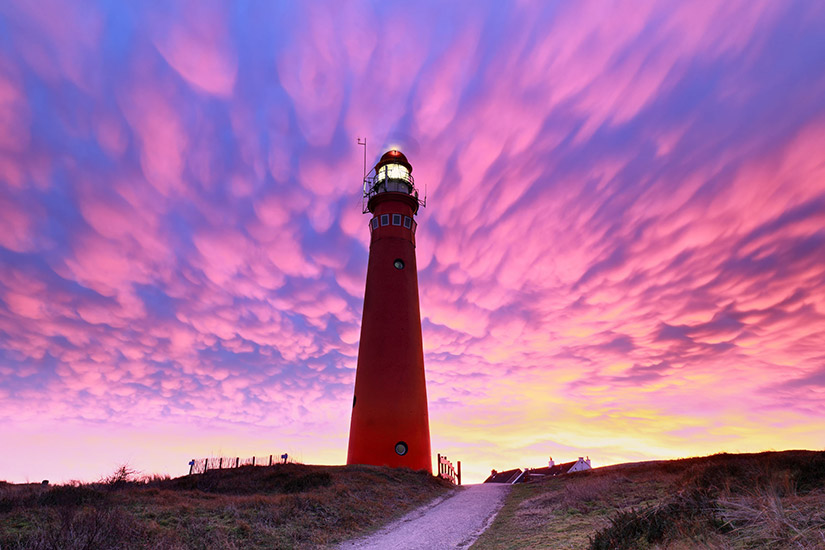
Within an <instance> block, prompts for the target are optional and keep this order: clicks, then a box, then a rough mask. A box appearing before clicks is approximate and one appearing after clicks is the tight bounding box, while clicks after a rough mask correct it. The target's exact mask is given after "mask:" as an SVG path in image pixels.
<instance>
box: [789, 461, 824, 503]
mask: <svg viewBox="0 0 825 550" xmlns="http://www.w3.org/2000/svg"><path fill="white" fill-rule="evenodd" d="M794 481H795V482H796V487H797V489H798V490H799V492H800V493H803V494H804V493H809V492H811V491H813V490H814V489H819V488H822V487H825V452H821V453H817V454H816V455H814V456H812V457H811V458H810V459H809V460H807V461H805V462H803V463H802V464H800V465H799V468H798V469H797V471H796V472H795V473H794Z"/></svg>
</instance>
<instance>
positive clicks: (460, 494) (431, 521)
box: [339, 483, 510, 550]
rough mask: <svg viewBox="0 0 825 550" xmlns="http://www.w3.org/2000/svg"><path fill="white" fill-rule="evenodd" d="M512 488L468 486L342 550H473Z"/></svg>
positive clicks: (344, 546)
mask: <svg viewBox="0 0 825 550" xmlns="http://www.w3.org/2000/svg"><path fill="white" fill-rule="evenodd" d="M509 491H510V485H507V484H499V483H486V484H480V485H468V486H465V487H462V488H460V489H458V490H457V491H456V492H455V493H453V494H451V495H450V496H448V497H447V498H440V499H436V500H434V501H433V502H431V503H430V504H427V505H424V506H422V507H421V508H418V509H417V510H413V511H412V512H410V513H409V514H407V515H406V516H404V517H402V518H401V519H399V520H396V521H394V522H393V523H391V524H389V525H388V526H386V527H384V528H383V529H381V530H380V531H378V532H377V533H375V534H373V535H370V536H368V537H365V538H361V539H356V540H351V541H347V542H345V543H344V544H342V545H341V546H340V547H339V548H340V550H372V549H374V550H393V549H397V550H414V549H416V548H422V549H424V548H426V549H428V550H435V549H447V548H469V547H470V545H471V544H473V543H474V542H475V540H476V539H477V538H478V536H479V535H480V534H481V533H483V532H484V530H485V529H487V527H489V526H490V523H492V521H493V518H495V517H496V514H497V513H498V511H499V509H500V508H501V506H502V504H504V497H505V496H507V493H508V492H509Z"/></svg>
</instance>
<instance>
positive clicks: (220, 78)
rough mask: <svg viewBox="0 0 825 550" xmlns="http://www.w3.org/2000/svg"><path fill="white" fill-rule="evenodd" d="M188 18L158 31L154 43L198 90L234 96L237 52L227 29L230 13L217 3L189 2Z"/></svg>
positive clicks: (185, 8)
mask: <svg viewBox="0 0 825 550" xmlns="http://www.w3.org/2000/svg"><path fill="white" fill-rule="evenodd" d="M182 12H184V13H186V17H185V20H183V21H180V22H176V21H172V22H170V24H169V29H168V30H167V31H166V32H163V33H157V35H156V36H155V39H154V44H155V46H156V47H157V49H158V51H159V52H160V53H161V55H163V57H164V59H166V61H167V63H169V64H170V65H171V66H172V67H173V68H174V69H175V70H176V71H177V72H178V73H180V75H181V76H182V77H183V78H184V79H185V80H186V81H187V82H189V83H190V84H192V85H193V86H195V87H196V88H197V89H199V90H202V91H205V92H207V93H210V94H215V95H218V96H221V97H228V96H231V95H232V90H233V89H234V86H235V79H236V77H237V72H238V61H237V54H236V53H235V52H234V51H233V48H232V45H231V43H230V38H229V34H228V32H227V31H228V29H227V28H226V21H227V13H226V10H225V9H223V8H221V7H220V6H219V5H218V4H216V3H215V4H206V3H204V2H189V3H188V5H186V6H185V7H184V8H183V10H182Z"/></svg>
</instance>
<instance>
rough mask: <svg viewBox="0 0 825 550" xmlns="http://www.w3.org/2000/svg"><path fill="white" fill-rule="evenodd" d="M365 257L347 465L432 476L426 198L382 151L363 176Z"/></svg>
mask: <svg viewBox="0 0 825 550" xmlns="http://www.w3.org/2000/svg"><path fill="white" fill-rule="evenodd" d="M364 201H365V202H364V208H363V211H364V213H369V214H371V216H372V217H371V218H370V220H369V232H370V255H369V263H368V265H367V286H366V289H365V291H364V310H363V314H362V317H361V341H360V343H359V346H358V366H357V370H356V374H355V395H354V396H353V398H352V419H351V421H350V431H349V449H348V451H347V464H374V465H377V466H391V467H394V468H400V467H408V468H411V469H413V470H427V471H428V472H430V473H432V459H431V455H430V423H429V418H428V414H427V386H426V381H425V377H424V350H423V346H422V342H421V314H420V311H419V306H418V273H417V270H416V264H415V230H416V227H417V224H416V222H415V219H414V218H415V214H416V213H417V212H418V208H419V206H423V204H424V203H423V201H421V200H419V198H418V191H417V190H416V188H415V182H414V180H413V177H412V165H411V164H410V163H409V161H408V160H407V157H406V156H404V154H403V153H401V152H400V151H397V150H390V151H387V152H386V153H384V155H383V156H382V157H381V159H380V160H379V161H378V164H376V165H375V168H374V169H373V170H372V172H370V173H369V174H368V176H367V177H366V178H365V179H364Z"/></svg>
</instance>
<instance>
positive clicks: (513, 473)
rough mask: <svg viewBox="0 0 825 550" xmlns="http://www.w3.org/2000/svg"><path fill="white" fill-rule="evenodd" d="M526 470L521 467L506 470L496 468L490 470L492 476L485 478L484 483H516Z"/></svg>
mask: <svg viewBox="0 0 825 550" xmlns="http://www.w3.org/2000/svg"><path fill="white" fill-rule="evenodd" d="M522 475H524V472H523V471H522V470H521V468H516V469H515V470H507V471H505V472H497V471H495V470H493V471H491V472H490V477H488V478H487V479H485V480H484V483H511V484H512V483H516V482H517V481H518V480H519V479H520V478H521V476H522Z"/></svg>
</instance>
